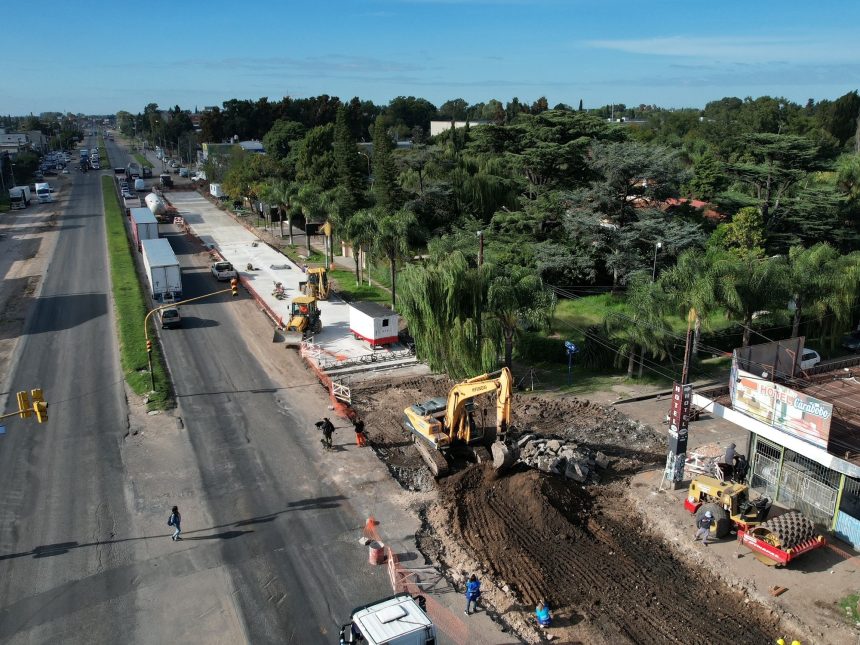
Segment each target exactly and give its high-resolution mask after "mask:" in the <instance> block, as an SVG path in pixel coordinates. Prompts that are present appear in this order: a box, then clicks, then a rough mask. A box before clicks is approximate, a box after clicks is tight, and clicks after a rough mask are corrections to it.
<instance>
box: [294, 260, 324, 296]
mask: <svg viewBox="0 0 860 645" xmlns="http://www.w3.org/2000/svg"><path fill="white" fill-rule="evenodd" d="M307 276H308V279H307V280H305V281H303V282H299V289H301V291H302V293H303V294H305V295H306V296H314V297H315V298H317V299H319V300H328V291H329V285H328V272H327V271H326V269H325V267H311V268H309V269H308V272H307Z"/></svg>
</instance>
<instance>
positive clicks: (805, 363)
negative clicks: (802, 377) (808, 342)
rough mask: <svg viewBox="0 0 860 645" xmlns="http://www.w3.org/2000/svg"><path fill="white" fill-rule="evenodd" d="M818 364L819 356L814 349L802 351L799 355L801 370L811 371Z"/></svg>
mask: <svg viewBox="0 0 860 645" xmlns="http://www.w3.org/2000/svg"><path fill="white" fill-rule="evenodd" d="M820 362H821V356H819V355H818V352H816V351H815V350H814V349H809V348H807V349H804V350H803V354H801V355H800V369H802V370H808V369H812V368H813V367H815V366H816V365H818V364H819V363H820Z"/></svg>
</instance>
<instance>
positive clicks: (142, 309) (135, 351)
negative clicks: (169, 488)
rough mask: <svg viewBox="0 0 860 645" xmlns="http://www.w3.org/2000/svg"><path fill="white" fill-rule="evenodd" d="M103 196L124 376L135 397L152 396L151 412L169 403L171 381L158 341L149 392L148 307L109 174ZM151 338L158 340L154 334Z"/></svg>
mask: <svg viewBox="0 0 860 645" xmlns="http://www.w3.org/2000/svg"><path fill="white" fill-rule="evenodd" d="M102 196H103V197H104V207H105V228H106V230H107V241H108V257H109V259H110V275H111V288H112V290H113V300H114V308H115V311H116V320H117V329H118V330H119V351H120V364H121V365H122V371H123V375H124V376H125V379H126V381H127V382H128V384H129V386H130V387H131V389H132V390H134V392H135V394H139V395H141V396H145V395H148V396H149V408H150V409H151V410H152V409H164V408H166V407H168V405H169V404H170V382H169V380H168V377H167V369H166V367H165V364H164V355H163V354H162V353H161V346H160V345H159V344H158V343H157V342H156V343H153V347H152V371H153V374H154V376H155V391H154V392H153V391H150V377H149V371H148V369H147V359H146V341H145V339H144V333H143V319H144V317H145V316H146V313H147V311H148V308H147V304H146V298H145V297H144V292H143V289H142V288H141V286H140V281H139V280H138V278H137V271H136V270H135V266H134V257H133V253H134V252H133V250H132V246H131V244H130V243H129V239H128V236H127V235H126V232H125V222H124V221H123V217H124V215H123V212H122V208H120V205H119V202H118V201H117V197H116V190H115V189H114V185H113V179H112V178H111V177H109V176H107V175H105V176H103V177H102ZM150 325H153V326H154V323H153V322H152V321H150ZM151 337H155V334H152V336H151Z"/></svg>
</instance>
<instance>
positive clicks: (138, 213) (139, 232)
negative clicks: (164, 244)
mask: <svg viewBox="0 0 860 645" xmlns="http://www.w3.org/2000/svg"><path fill="white" fill-rule="evenodd" d="M130 215H131V232H132V235H133V236H134V244H135V246H136V247H137V250H138V251H140V244H141V242H143V240H155V239H158V220H157V219H155V215H153V214H152V211H151V210H149V209H148V208H142V207H140V206H138V207H137V208H132V209H131V213H130Z"/></svg>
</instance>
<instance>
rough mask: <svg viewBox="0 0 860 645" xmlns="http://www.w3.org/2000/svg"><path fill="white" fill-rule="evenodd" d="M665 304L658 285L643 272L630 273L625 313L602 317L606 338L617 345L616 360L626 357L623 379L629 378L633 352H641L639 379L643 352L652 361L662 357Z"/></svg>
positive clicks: (667, 331)
mask: <svg viewBox="0 0 860 645" xmlns="http://www.w3.org/2000/svg"><path fill="white" fill-rule="evenodd" d="M669 305H670V301H669V299H668V298H667V297H666V294H665V293H664V291H663V288H662V286H661V285H659V284H654V283H653V282H651V276H650V275H648V274H647V272H639V273H634V274H633V275H632V276H631V278H630V281H629V283H628V288H627V307H628V311H627V312H626V313H625V314H624V315H619V314H610V315H609V316H608V317H607V318H606V323H605V324H606V332H607V335H609V336H610V337H611V338H612V339H614V340H616V341H619V343H620V349H619V353H618V356H619V358H621V357H623V356H625V355H626V356H627V378H633V371H634V368H635V366H636V355H637V353H641V360H640V362H639V376H640V377H641V376H642V370H643V367H644V363H645V354H646V353H650V354H651V355H652V356H653V357H655V358H665V357H666V354H667V352H666V343H667V339H668V337H669V333H670V329H669V325H668V324H667V323H666V320H665V313H666V310H667V309H668V307H669Z"/></svg>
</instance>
